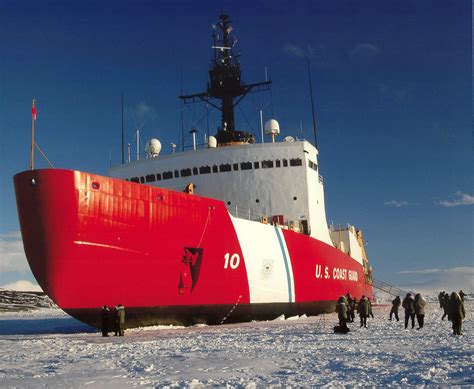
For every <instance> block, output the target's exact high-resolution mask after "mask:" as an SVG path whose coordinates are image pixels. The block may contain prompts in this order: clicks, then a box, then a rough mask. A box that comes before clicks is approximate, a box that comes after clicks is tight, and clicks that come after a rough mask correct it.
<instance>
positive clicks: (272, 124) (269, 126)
mask: <svg viewBox="0 0 474 389" xmlns="http://www.w3.org/2000/svg"><path fill="white" fill-rule="evenodd" d="M265 134H266V135H271V136H272V142H273V143H275V136H277V135H278V134H280V125H279V124H278V122H277V121H276V120H275V119H270V120H268V121H267V122H266V123H265Z"/></svg>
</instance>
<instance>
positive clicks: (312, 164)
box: [308, 159, 318, 171]
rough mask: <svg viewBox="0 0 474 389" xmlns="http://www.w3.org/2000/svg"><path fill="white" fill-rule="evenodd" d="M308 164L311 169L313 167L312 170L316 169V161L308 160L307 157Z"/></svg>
mask: <svg viewBox="0 0 474 389" xmlns="http://www.w3.org/2000/svg"><path fill="white" fill-rule="evenodd" d="M308 166H309V167H310V168H311V169H313V170H315V171H318V165H316V163H314V162H313V161H311V160H309V159H308Z"/></svg>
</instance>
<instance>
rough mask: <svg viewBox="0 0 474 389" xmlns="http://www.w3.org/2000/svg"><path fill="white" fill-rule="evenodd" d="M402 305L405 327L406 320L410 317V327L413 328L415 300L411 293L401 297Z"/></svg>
mask: <svg viewBox="0 0 474 389" xmlns="http://www.w3.org/2000/svg"><path fill="white" fill-rule="evenodd" d="M402 307H403V308H405V329H407V327H408V321H409V320H410V319H411V328H415V300H413V297H412V295H411V293H407V296H406V297H405V298H404V299H403V302H402Z"/></svg>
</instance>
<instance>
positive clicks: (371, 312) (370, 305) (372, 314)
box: [367, 297, 374, 319]
mask: <svg viewBox="0 0 474 389" xmlns="http://www.w3.org/2000/svg"><path fill="white" fill-rule="evenodd" d="M367 303H368V304H369V316H370V317H371V318H372V319H373V318H374V312H373V311H372V301H370V297H367ZM369 316H367V317H369Z"/></svg>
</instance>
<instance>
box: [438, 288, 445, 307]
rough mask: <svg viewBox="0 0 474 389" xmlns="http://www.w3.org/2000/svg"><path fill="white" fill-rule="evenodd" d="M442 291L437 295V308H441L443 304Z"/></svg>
mask: <svg viewBox="0 0 474 389" xmlns="http://www.w3.org/2000/svg"><path fill="white" fill-rule="evenodd" d="M444 293H445V292H444V290H443V291H442V292H439V294H438V302H439V307H440V308H443V303H444Z"/></svg>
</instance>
